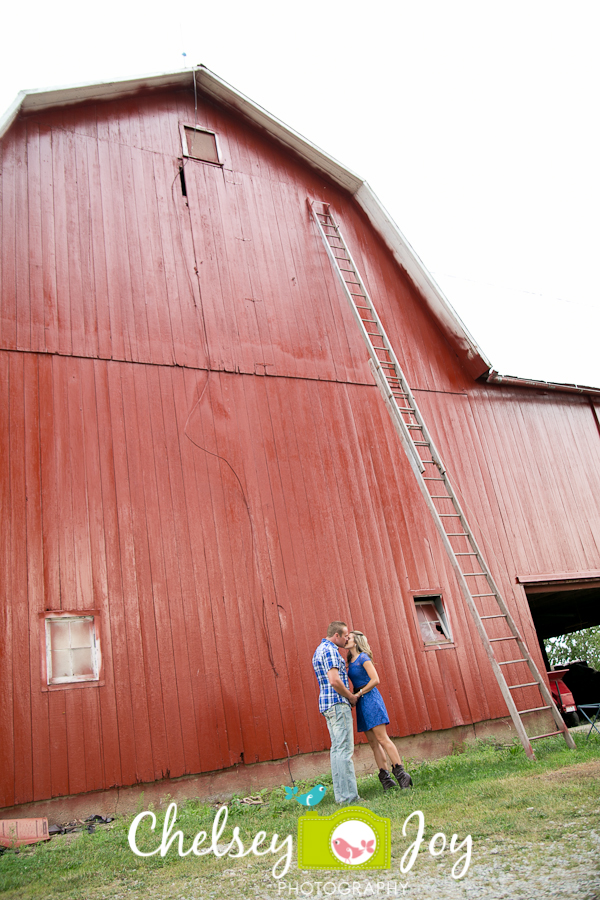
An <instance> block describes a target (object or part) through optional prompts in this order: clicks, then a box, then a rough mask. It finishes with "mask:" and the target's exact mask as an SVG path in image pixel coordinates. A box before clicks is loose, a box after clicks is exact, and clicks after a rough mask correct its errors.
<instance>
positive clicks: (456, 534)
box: [446, 531, 496, 597]
mask: <svg viewBox="0 0 600 900" xmlns="http://www.w3.org/2000/svg"><path fill="white" fill-rule="evenodd" d="M446 537H469V535H468V533H467V532H466V531H447V532H446ZM495 596H496V595H495V594H473V597H495Z"/></svg>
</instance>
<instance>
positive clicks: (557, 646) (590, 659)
mask: <svg viewBox="0 0 600 900" xmlns="http://www.w3.org/2000/svg"><path fill="white" fill-rule="evenodd" d="M544 644H545V645H546V653H547V654H548V659H549V660H550V664H551V665H553V666H561V665H565V663H568V662H573V661H574V660H576V659H585V660H586V661H587V663H588V664H589V665H590V666H592V668H593V669H600V625H595V626H594V627H593V628H584V629H583V631H574V632H573V633H572V634H561V635H559V636H558V637H552V638H548V639H547V640H545V641H544Z"/></svg>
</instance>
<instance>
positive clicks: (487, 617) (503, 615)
mask: <svg viewBox="0 0 600 900" xmlns="http://www.w3.org/2000/svg"><path fill="white" fill-rule="evenodd" d="M471 596H472V597H486V596H487V597H495V596H496V595H495V594H471ZM479 618H480V619H505V618H506V614H505V613H496V614H495V615H494V616H479ZM534 684H537V682H536V681H534Z"/></svg>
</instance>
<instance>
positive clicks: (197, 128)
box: [179, 122, 223, 166]
mask: <svg viewBox="0 0 600 900" xmlns="http://www.w3.org/2000/svg"><path fill="white" fill-rule="evenodd" d="M186 128H191V129H192V131H203V132H204V134H212V136H213V137H214V139H215V146H216V148H217V159H218V162H212V161H211V160H210V159H200V158H199V157H197V156H191V155H190V152H189V150H188V145H187V138H186V136H185V129H186ZM179 133H180V135H181V150H182V153H183V155H184V156H187V158H188V159H195V160H196V161H197V162H202V163H206V165H207V166H222V165H223V156H222V154H221V146H220V144H219V136H218V134H217V133H216V131H211V129H210V128H205V127H204V126H203V125H192V123H191V122H180V123H179Z"/></svg>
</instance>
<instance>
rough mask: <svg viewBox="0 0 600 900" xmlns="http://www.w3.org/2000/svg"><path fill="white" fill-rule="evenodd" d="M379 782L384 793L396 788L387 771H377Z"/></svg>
mask: <svg viewBox="0 0 600 900" xmlns="http://www.w3.org/2000/svg"><path fill="white" fill-rule="evenodd" d="M379 780H380V782H381V787H382V788H383V789H384V791H391V790H392V789H395V788H396V785H395V784H394V781H393V779H392V777H391V775H390V773H389V772H388V771H387V769H380V770H379Z"/></svg>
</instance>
